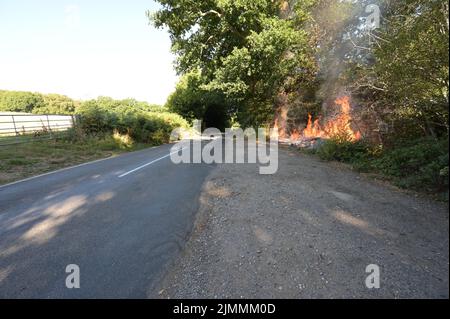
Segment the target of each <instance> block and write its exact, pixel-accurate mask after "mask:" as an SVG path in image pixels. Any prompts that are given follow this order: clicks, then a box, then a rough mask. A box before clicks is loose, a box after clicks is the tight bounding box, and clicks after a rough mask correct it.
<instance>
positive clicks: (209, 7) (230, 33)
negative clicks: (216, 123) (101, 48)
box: [149, 0, 314, 126]
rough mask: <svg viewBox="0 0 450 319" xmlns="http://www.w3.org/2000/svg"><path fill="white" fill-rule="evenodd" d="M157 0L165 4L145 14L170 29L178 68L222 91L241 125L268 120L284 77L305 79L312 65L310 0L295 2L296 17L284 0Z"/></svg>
mask: <svg viewBox="0 0 450 319" xmlns="http://www.w3.org/2000/svg"><path fill="white" fill-rule="evenodd" d="M158 2H160V3H161V4H162V5H163V8H162V9H161V10H159V11H158V12H156V13H154V14H149V15H150V17H151V19H152V20H153V23H154V25H155V26H156V27H167V28H168V30H169V33H170V35H171V40H172V49H173V51H174V52H175V53H176V54H177V70H178V72H179V73H182V74H186V73H189V72H191V71H195V72H196V71H197V70H200V71H201V74H202V77H203V82H204V85H203V89H205V90H207V91H211V92H221V93H223V94H224V95H225V97H226V98H227V100H228V103H226V104H227V105H228V106H229V108H230V109H229V110H228V112H227V113H228V114H232V113H236V112H237V116H238V119H239V122H241V125H244V126H247V125H248V126H251V125H261V124H266V123H268V122H270V121H271V119H272V117H273V110H272V107H273V103H272V102H273V100H274V98H275V96H276V95H277V93H278V92H279V91H280V90H282V87H283V85H284V84H285V81H286V80H287V78H288V77H290V76H295V77H297V78H304V77H306V76H307V75H308V74H309V72H308V70H309V69H310V67H311V65H313V64H314V63H313V62H312V61H313V56H312V54H311V52H312V51H313V50H311V47H310V46H308V45H307V44H308V43H307V42H308V39H307V34H306V32H305V31H304V30H303V29H302V27H303V25H304V24H305V22H306V21H307V20H308V19H309V14H308V13H309V11H308V10H309V8H310V6H311V5H312V3H314V1H312V0H301V1H297V4H296V6H295V12H296V15H295V18H289V17H288V16H289V14H288V12H284V10H283V8H282V5H283V3H285V2H283V1H267V0H238V1H236V0H208V1H177V2H174V1H171V0H159V1H158ZM283 15H287V16H286V17H285V18H281V16H283ZM200 107H204V105H203V106H200Z"/></svg>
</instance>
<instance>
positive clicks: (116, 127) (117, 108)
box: [76, 98, 188, 144]
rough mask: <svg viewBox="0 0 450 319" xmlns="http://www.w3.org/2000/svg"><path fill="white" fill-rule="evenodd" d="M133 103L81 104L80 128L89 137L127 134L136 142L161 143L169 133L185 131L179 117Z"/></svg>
mask: <svg viewBox="0 0 450 319" xmlns="http://www.w3.org/2000/svg"><path fill="white" fill-rule="evenodd" d="M134 102H135V101H134V100H122V101H118V100H113V99H110V98H99V99H96V100H90V101H86V102H83V103H82V104H81V105H80V107H78V108H77V110H76V113H77V115H78V118H79V121H78V122H79V123H78V125H79V127H80V128H81V130H82V131H83V132H85V133H86V134H90V135H102V134H105V133H108V134H110V133H113V132H117V133H118V134H122V135H128V136H129V137H130V138H132V139H133V140H134V141H136V142H140V143H150V144H162V143H167V142H169V140H170V134H171V133H172V130H174V129H176V128H179V127H180V128H187V127H188V123H187V121H186V120H184V119H183V118H182V117H181V116H180V115H178V114H174V113H169V112H167V111H165V110H164V109H161V111H158V110H155V109H154V108H153V109H146V108H145V107H143V106H142V105H141V107H136V105H135V103H134Z"/></svg>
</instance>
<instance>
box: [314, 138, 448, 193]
mask: <svg viewBox="0 0 450 319" xmlns="http://www.w3.org/2000/svg"><path fill="white" fill-rule="evenodd" d="M315 153H316V154H317V155H318V156H319V157H320V158H321V159H323V160H327V161H330V160H335V161H340V162H345V163H349V164H351V165H352V166H353V168H355V169H356V170H358V171H365V172H377V173H381V174H382V175H384V176H386V177H387V178H389V179H390V180H392V181H393V182H394V184H396V185H397V186H399V187H401V188H406V189H413V190H417V191H421V192H426V193H435V194H439V195H441V198H442V199H444V200H448V198H447V197H448V178H449V173H448V171H449V168H448V167H449V165H448V138H442V139H434V138H422V139H412V140H402V141H397V144H396V145H393V146H392V147H390V148H389V149H385V150H383V149H382V148H379V147H375V146H371V145H369V144H367V143H365V142H364V141H358V142H350V141H344V140H339V139H330V140H327V141H325V142H324V143H323V145H322V146H321V147H320V148H319V149H317V150H316V151H315Z"/></svg>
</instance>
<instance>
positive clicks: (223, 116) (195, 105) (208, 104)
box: [166, 71, 231, 129]
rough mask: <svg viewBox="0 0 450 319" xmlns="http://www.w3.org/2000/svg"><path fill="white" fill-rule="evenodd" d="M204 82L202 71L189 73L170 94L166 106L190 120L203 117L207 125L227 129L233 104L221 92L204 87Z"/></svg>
mask: <svg viewBox="0 0 450 319" xmlns="http://www.w3.org/2000/svg"><path fill="white" fill-rule="evenodd" d="M204 83H205V79H204V77H202V76H201V74H200V72H198V71H195V72H194V71H193V72H190V73H187V74H186V75H184V76H183V77H182V78H181V79H180V82H179V83H178V84H177V87H176V90H175V92H174V93H172V94H171V95H170V96H169V98H168V100H167V103H166V108H167V109H168V110H170V111H171V112H175V113H177V114H180V115H181V116H183V117H184V118H185V119H187V120H189V121H190V122H192V121H193V120H195V119H201V120H203V121H204V125H205V126H206V127H216V128H218V129H225V128H226V127H228V124H229V122H228V121H229V117H230V115H229V111H230V109H231V106H230V105H229V104H228V103H229V102H228V101H227V100H226V99H225V96H224V95H223V94H222V93H221V92H217V91H208V90H205V89H203V88H202V87H203V84H204Z"/></svg>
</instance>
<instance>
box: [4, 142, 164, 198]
mask: <svg viewBox="0 0 450 319" xmlns="http://www.w3.org/2000/svg"><path fill="white" fill-rule="evenodd" d="M161 146H162V145H161ZM158 147H159V146H154V147H150V148H148V149H154V148H158ZM145 150H147V149H144V150H142V151H145ZM125 154H131V153H124V154H120V155H116V156H112V157H106V158H101V159H98V160H95V161H91V162H86V163H82V164H78V165H75V166H69V167H65V168H61V169H58V170H56V171H52V172H48V173H44V174H40V175H36V176H32V177H28V178H25V179H21V180H19V181H15V182H11V183H8V184H4V185H0V189H2V188H6V187H9V186H12V185H16V184H19V183H23V182H28V181H31V180H33V179H36V178H40V177H44V176H48V175H52V174H56V173H60V172H64V171H67V170H70V169H72V168H78V167H82V166H86V165H90V164H94V163H98V162H103V161H107V160H110V159H113V158H118V157H120V156H121V155H125Z"/></svg>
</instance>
